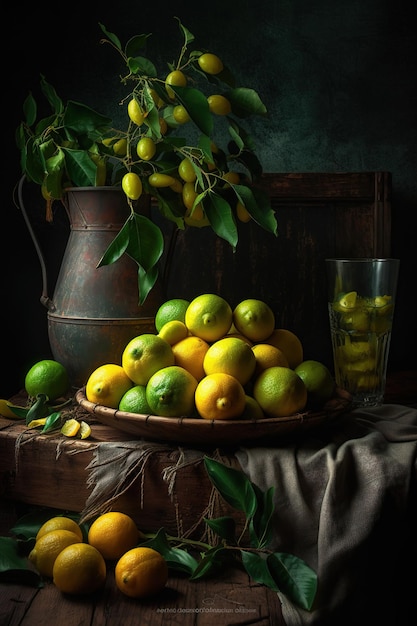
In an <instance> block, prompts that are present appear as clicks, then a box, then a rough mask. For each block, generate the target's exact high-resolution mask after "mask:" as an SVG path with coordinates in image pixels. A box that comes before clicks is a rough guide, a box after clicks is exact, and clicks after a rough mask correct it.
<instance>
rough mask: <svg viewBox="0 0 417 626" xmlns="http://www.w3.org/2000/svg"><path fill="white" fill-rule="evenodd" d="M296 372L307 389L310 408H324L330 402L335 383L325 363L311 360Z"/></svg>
mask: <svg viewBox="0 0 417 626" xmlns="http://www.w3.org/2000/svg"><path fill="white" fill-rule="evenodd" d="M294 371H295V373H296V374H298V376H299V377H300V378H301V379H302V380H303V381H304V384H305V386H306V387H307V404H308V405H309V406H310V407H312V408H319V407H322V406H323V405H324V404H325V403H326V402H327V400H330V398H331V397H332V395H333V392H334V388H335V381H334V379H333V376H332V374H331V373H330V370H329V369H328V368H327V367H326V365H324V363H321V362H320V361H315V360H311V359H310V360H307V361H303V362H302V363H300V365H297V367H296V368H295V370H294Z"/></svg>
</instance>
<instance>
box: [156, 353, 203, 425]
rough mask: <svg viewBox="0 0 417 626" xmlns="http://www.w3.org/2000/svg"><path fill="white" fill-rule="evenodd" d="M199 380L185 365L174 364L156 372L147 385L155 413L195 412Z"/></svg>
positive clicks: (173, 414) (175, 414) (167, 415)
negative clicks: (195, 398)
mask: <svg viewBox="0 0 417 626" xmlns="http://www.w3.org/2000/svg"><path fill="white" fill-rule="evenodd" d="M197 384H198V383H197V380H196V379H195V378H194V376H193V375H192V374H191V373H190V372H189V371H188V370H186V369H184V368H183V367H180V366H178V365H172V366H169V367H164V368H162V369H160V370H159V371H158V372H155V374H154V375H153V376H151V378H150V379H149V381H148V384H147V385H146V399H147V401H148V403H149V406H150V407H151V409H152V413H153V415H162V417H184V416H190V415H192V413H193V412H194V408H195V404H194V393H195V390H196V388H197Z"/></svg>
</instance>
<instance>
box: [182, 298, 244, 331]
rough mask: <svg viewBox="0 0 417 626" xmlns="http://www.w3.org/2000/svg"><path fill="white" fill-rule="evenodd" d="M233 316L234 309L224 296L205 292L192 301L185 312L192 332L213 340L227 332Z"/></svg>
mask: <svg viewBox="0 0 417 626" xmlns="http://www.w3.org/2000/svg"><path fill="white" fill-rule="evenodd" d="M232 317H233V311H232V309H231V307H230V304H229V303H228V302H227V301H226V300H225V299H224V298H222V297H221V296H219V295H217V294H213V293H205V294H201V295H200V296H197V297H196V298H194V299H193V300H192V301H191V302H190V304H189V306H188V308H187V310H186V312H185V325H186V326H187V328H188V330H189V331H190V333H191V334H193V335H196V336H197V337H201V339H204V340H205V341H209V342H213V341H217V340H218V339H220V338H221V337H223V335H226V334H227V332H228V331H229V329H230V327H231V325H232Z"/></svg>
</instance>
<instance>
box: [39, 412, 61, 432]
mask: <svg viewBox="0 0 417 626" xmlns="http://www.w3.org/2000/svg"><path fill="white" fill-rule="evenodd" d="M60 424H61V411H56V412H54V413H51V414H50V415H48V417H47V418H46V422H45V424H44V427H43V428H42V430H41V432H42V433H47V432H49V431H51V430H55V429H56V428H58V427H59V426H60Z"/></svg>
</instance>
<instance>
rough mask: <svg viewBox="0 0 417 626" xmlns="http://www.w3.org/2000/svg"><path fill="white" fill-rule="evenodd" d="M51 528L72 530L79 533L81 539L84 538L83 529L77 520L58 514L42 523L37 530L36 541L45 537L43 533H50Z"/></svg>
mask: <svg viewBox="0 0 417 626" xmlns="http://www.w3.org/2000/svg"><path fill="white" fill-rule="evenodd" d="M51 530H71V531H72V532H73V533H75V534H76V535H78V537H79V540H80V541H82V540H83V531H82V530H81V527H80V526H79V524H77V522H76V521H75V520H73V519H72V518H71V517H66V516H65V515H56V516H55V517H51V518H50V519H48V520H47V521H46V522H45V523H44V524H42V526H41V527H40V528H39V530H38V532H37V535H36V541H37V540H38V539H40V538H41V537H43V535H46V533H50V532H51Z"/></svg>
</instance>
